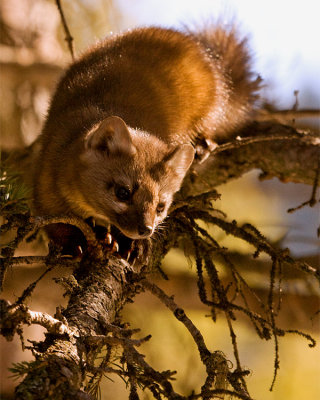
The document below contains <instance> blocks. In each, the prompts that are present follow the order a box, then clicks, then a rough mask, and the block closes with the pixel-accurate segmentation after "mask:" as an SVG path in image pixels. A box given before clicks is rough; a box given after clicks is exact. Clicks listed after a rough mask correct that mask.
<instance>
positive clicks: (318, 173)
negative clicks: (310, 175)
mask: <svg viewBox="0 0 320 400" xmlns="http://www.w3.org/2000/svg"><path fill="white" fill-rule="evenodd" d="M319 179H320V159H319V160H318V166H317V169H316V175H315V178H314V182H313V186H312V193H311V198H310V200H308V201H305V202H304V203H302V204H300V205H299V206H297V207H294V208H289V210H287V212H288V213H293V212H294V211H297V210H300V209H301V208H303V207H305V206H307V205H308V206H310V207H313V206H314V205H315V204H316V203H317V199H316V194H317V188H318V186H319Z"/></svg>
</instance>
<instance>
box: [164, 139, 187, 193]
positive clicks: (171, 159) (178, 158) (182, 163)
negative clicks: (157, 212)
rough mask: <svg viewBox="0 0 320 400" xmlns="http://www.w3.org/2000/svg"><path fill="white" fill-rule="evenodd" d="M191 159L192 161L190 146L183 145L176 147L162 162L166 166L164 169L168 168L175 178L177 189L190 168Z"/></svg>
mask: <svg viewBox="0 0 320 400" xmlns="http://www.w3.org/2000/svg"><path fill="white" fill-rule="evenodd" d="M193 159H194V148H193V146H191V144H183V145H179V146H177V147H176V148H175V149H174V150H173V151H172V152H170V153H169V154H168V155H167V156H166V157H165V159H164V160H163V161H164V162H165V164H166V167H167V168H170V170H171V171H172V172H173V174H174V175H175V176H176V178H177V183H178V186H179V187H180V185H181V183H182V181H183V178H184V177H185V175H186V173H187V171H188V169H189V168H190V166H191V164H192V161H193ZM176 190H178V189H176Z"/></svg>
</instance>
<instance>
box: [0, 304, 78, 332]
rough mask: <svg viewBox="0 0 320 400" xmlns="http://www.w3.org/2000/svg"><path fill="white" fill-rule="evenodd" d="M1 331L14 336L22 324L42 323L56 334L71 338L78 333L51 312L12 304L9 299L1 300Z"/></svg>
mask: <svg viewBox="0 0 320 400" xmlns="http://www.w3.org/2000/svg"><path fill="white" fill-rule="evenodd" d="M1 309H2V315H1V317H2V318H1V331H2V334H4V332H6V334H4V336H6V337H11V336H13V334H14V332H15V331H17V330H18V329H19V327H20V326H21V324H28V325H30V324H35V325H41V326H43V327H44V328H46V329H47V331H48V332H49V333H52V334H55V335H64V334H67V335H68V336H69V338H73V337H74V336H76V335H77V333H76V330H75V329H73V330H71V329H70V328H69V327H68V326H67V325H65V324H64V323H62V322H61V321H59V320H58V319H55V318H53V317H51V316H50V315H49V314H47V313H44V312H40V311H31V310H29V309H28V307H26V306H25V305H23V304H14V305H11V304H10V302H9V301H7V300H1Z"/></svg>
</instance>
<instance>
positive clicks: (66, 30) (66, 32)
mask: <svg viewBox="0 0 320 400" xmlns="http://www.w3.org/2000/svg"><path fill="white" fill-rule="evenodd" d="M56 4H57V7H58V10H59V13H60V17H61V22H62V25H63V29H64V31H65V34H66V37H65V40H66V42H67V44H68V48H69V51H70V54H71V57H72V61H74V60H75V57H74V49H73V37H72V36H71V34H70V31H69V28H68V25H67V21H66V19H65V17H64V13H63V10H62V6H61V1H60V0H56Z"/></svg>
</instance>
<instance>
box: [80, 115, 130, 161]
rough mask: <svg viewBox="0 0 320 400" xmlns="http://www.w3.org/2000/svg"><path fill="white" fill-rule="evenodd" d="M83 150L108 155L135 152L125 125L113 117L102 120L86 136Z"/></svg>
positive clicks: (119, 119)
mask: <svg viewBox="0 0 320 400" xmlns="http://www.w3.org/2000/svg"><path fill="white" fill-rule="evenodd" d="M85 148H86V149H94V150H99V151H103V152H107V153H108V154H117V153H120V154H123V153H126V154H134V153H135V152H136V149H135V147H134V145H133V143H132V139H131V134H130V131H129V129H128V127H127V125H126V123H125V122H124V121H123V120H122V119H121V118H119V117H115V116H112V117H108V118H106V119H104V120H103V121H101V122H100V123H99V124H98V125H96V126H95V127H94V128H93V129H92V130H91V131H90V132H89V133H88V134H87V136H86V138H85Z"/></svg>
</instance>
